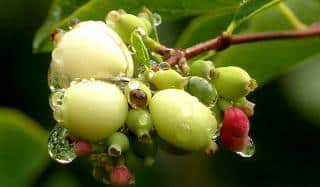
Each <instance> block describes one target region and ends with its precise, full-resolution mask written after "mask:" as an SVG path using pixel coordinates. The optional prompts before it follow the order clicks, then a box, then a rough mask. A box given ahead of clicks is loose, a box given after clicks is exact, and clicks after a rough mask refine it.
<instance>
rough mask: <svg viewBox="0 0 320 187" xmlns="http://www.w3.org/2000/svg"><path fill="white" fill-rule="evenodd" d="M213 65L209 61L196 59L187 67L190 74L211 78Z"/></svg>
mask: <svg viewBox="0 0 320 187" xmlns="http://www.w3.org/2000/svg"><path fill="white" fill-rule="evenodd" d="M214 69H215V67H214V65H213V62H211V61H206V60H197V61H195V62H193V63H192V64H191V66H190V69H189V74H190V75H191V76H199V77H203V78H205V79H208V80H211V79H212V78H213V76H214Z"/></svg>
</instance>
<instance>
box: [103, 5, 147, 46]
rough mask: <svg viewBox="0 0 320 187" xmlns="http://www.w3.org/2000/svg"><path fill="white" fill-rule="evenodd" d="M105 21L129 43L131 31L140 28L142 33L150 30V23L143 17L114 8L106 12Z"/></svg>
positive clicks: (145, 33)
mask: <svg viewBox="0 0 320 187" xmlns="http://www.w3.org/2000/svg"><path fill="white" fill-rule="evenodd" d="M106 22H107V24H108V25H109V26H110V27H111V28H112V29H113V30H114V31H116V32H117V33H118V34H119V35H120V37H121V38H122V39H123V41H125V42H126V43H130V36H131V33H132V32H133V31H134V30H136V29H141V32H143V34H144V35H149V33H150V32H151V24H150V22H148V20H146V19H145V18H141V17H137V16H135V15H132V14H126V13H121V12H119V11H115V10H113V11H110V12H109V13H108V15H107V18H106Z"/></svg>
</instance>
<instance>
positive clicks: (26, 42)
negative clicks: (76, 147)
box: [0, 0, 320, 187]
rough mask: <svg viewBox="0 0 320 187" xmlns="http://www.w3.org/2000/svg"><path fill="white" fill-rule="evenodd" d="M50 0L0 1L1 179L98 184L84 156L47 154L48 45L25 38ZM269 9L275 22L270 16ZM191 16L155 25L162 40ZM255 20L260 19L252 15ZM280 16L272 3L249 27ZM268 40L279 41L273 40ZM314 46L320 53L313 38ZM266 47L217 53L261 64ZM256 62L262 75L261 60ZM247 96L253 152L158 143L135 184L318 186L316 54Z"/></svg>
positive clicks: (309, 9) (306, 7) (15, 184)
mask: <svg viewBox="0 0 320 187" xmlns="http://www.w3.org/2000/svg"><path fill="white" fill-rule="evenodd" d="M50 2H51V1H50V0H31V1H30V0H29V1H27V0H10V1H6V0H1V1H0V23H1V24H0V64H1V66H0V76H1V77H0V106H1V109H0V187H27V186H35V187H89V186H90V187H94V186H97V187H98V186H104V185H103V184H100V183H98V182H96V181H94V179H93V178H92V177H91V169H90V166H89V165H88V164H87V162H86V161H85V160H81V159H77V160H76V161H75V162H74V163H72V164H70V165H59V164H57V163H55V162H53V161H51V160H50V159H49V158H48V156H47V152H46V137H47V134H48V132H49V131H50V129H52V128H53V126H54V124H55V123H54V120H53V118H52V113H51V110H50V108H49V105H48V94H49V89H48V85H47V70H48V65H49V62H50V54H49V53H42V54H33V53H32V40H33V37H34V34H35V32H36V30H37V29H38V28H39V26H40V25H41V24H42V23H43V21H44V20H45V18H46V15H47V11H48V8H49V6H50ZM301 2H302V1H300V4H299V1H297V0H296V1H294V0H292V1H289V2H288V3H289V5H291V6H292V8H293V9H294V10H296V11H297V12H296V13H297V15H298V16H301V18H302V20H304V21H305V22H307V23H311V22H313V21H319V20H320V15H319V10H320V5H319V6H318V7H315V6H314V4H312V2H313V1H312V0H310V2H311V3H310V2H309V4H308V3H305V4H304V3H301ZM274 17H276V19H278V20H277V22H272V19H273V18H274ZM278 17H279V18H278ZM269 19H270V22H269ZM189 21H190V19H189V18H186V19H183V20H179V21H176V22H170V23H166V24H162V25H161V27H160V36H161V39H162V41H164V42H165V43H166V44H168V45H170V46H174V44H175V42H176V41H177V38H178V36H179V35H180V34H181V32H182V30H183V28H185V27H186V26H187V25H188V22H189ZM258 22H260V23H261V24H260V25H259V24H255V23H258ZM279 25H281V26H282V25H285V23H284V21H283V20H281V18H280V15H279V14H277V13H276V10H272V9H271V10H268V11H266V12H265V13H262V14H259V15H258V16H257V17H255V18H254V19H253V20H252V23H251V25H250V23H249V25H247V27H251V28H252V30H271V29H274V28H277V27H278V26H279ZM257 27H259V29H257ZM306 42H308V40H306ZM255 45H260V44H255ZM261 45H268V44H265V43H264V44H261ZM273 45H274V46H272V47H273V48H275V47H284V46H283V45H281V43H279V45H277V43H275V44H274V43H273ZM301 45H302V46H303V45H304V44H301ZM306 45H307V44H306ZM247 47H248V46H247ZM249 47H250V46H249ZM251 47H252V46H251ZM313 47H314V48H316V49H318V51H319V53H318V54H320V46H313ZM314 48H313V49H314ZM267 49H268V48H266V49H265V51H264V53H265V54H267V55H262V56H259V53H255V54H251V56H250V54H241V53H240V54H238V55H239V56H235V54H234V53H233V54H231V55H230V56H229V57H225V58H227V59H228V60H229V61H231V62H230V64H232V60H235V61H236V62H235V63H238V61H239V60H241V59H251V60H252V59H253V61H255V62H256V63H259V61H260V60H261V61H263V60H266V59H265V58H267V57H268V55H269V56H271V57H272V58H270V59H269V60H270V66H272V63H274V61H275V62H276V63H279V62H278V61H277V60H274V59H276V58H277V57H278V56H277V54H276V55H272V54H273V53H272V51H271V52H270V51H268V50H267ZM299 50H301V49H299ZM299 50H294V49H290V50H287V51H286V50H282V51H285V53H286V54H285V55H282V56H280V57H281V58H282V59H281V60H282V61H283V62H285V61H286V60H290V57H292V56H294V55H295V54H296V53H299V52H301V51H299ZM305 50H308V49H305ZM244 51H246V50H244ZM246 52H247V53H250V50H249V49H248V50H247V51H246ZM268 53H270V54H268ZM227 54H228V53H226V55H227ZM232 55H233V56H232ZM241 55H243V56H241ZM232 58H234V59H232ZM273 60H274V61H273ZM264 71H265V74H268V66H266V67H265V68H264ZM249 99H251V100H252V101H254V102H255V103H256V114H255V116H254V117H253V118H252V120H251V137H252V138H253V139H254V141H255V143H256V154H255V155H254V156H253V157H252V158H249V159H244V158H241V157H239V156H237V155H236V154H233V153H231V152H228V151H226V150H224V149H221V150H220V151H219V152H218V153H217V154H216V155H215V156H214V157H210V158H209V157H207V156H205V155H202V154H192V155H187V156H174V155H168V154H166V153H163V152H160V153H159V154H158V156H157V158H156V163H155V165H154V166H153V167H142V168H140V170H139V172H138V173H136V183H137V184H136V186H138V187H140V186H141V187H151V186H154V187H180V186H181V187H182V186H183V187H195V186H202V187H209V186H212V187H227V186H233V187H245V186H246V187H247V186H281V187H284V186H297V187H298V186H320V181H319V177H320V173H319V169H320V160H319V159H320V150H319V149H320V55H315V56H312V57H310V59H308V60H307V61H305V63H303V64H299V65H297V66H294V67H292V68H290V69H289V70H288V71H287V72H285V73H283V74H282V75H281V76H278V77H276V78H275V79H274V80H273V81H270V82H267V83H265V84H263V85H262V86H261V87H260V88H259V89H258V90H257V91H256V92H255V93H253V94H252V95H250V97H249Z"/></svg>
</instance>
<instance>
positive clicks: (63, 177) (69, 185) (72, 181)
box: [43, 170, 81, 187]
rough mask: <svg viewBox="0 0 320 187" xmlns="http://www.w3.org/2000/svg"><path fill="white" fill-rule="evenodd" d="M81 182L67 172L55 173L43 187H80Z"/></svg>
mask: <svg viewBox="0 0 320 187" xmlns="http://www.w3.org/2000/svg"><path fill="white" fill-rule="evenodd" d="M80 186H81V184H80V182H79V180H78V179H77V178H76V177H75V176H74V175H73V174H72V173H69V172H66V171H59V170H57V171H54V172H53V173H52V174H51V175H50V176H49V178H48V179H47V180H46V181H45V183H44V185H43V187H80Z"/></svg>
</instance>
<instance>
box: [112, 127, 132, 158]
mask: <svg viewBox="0 0 320 187" xmlns="http://www.w3.org/2000/svg"><path fill="white" fill-rule="evenodd" d="M107 145H108V154H109V155H110V156H113V157H119V156H121V155H122V154H123V153H124V152H127V151H128V150H129V147H130V143H129V139H128V137H127V136H126V135H125V134H123V133H121V132H116V133H114V134H112V135H111V136H110V137H109V138H108V139H107Z"/></svg>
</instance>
